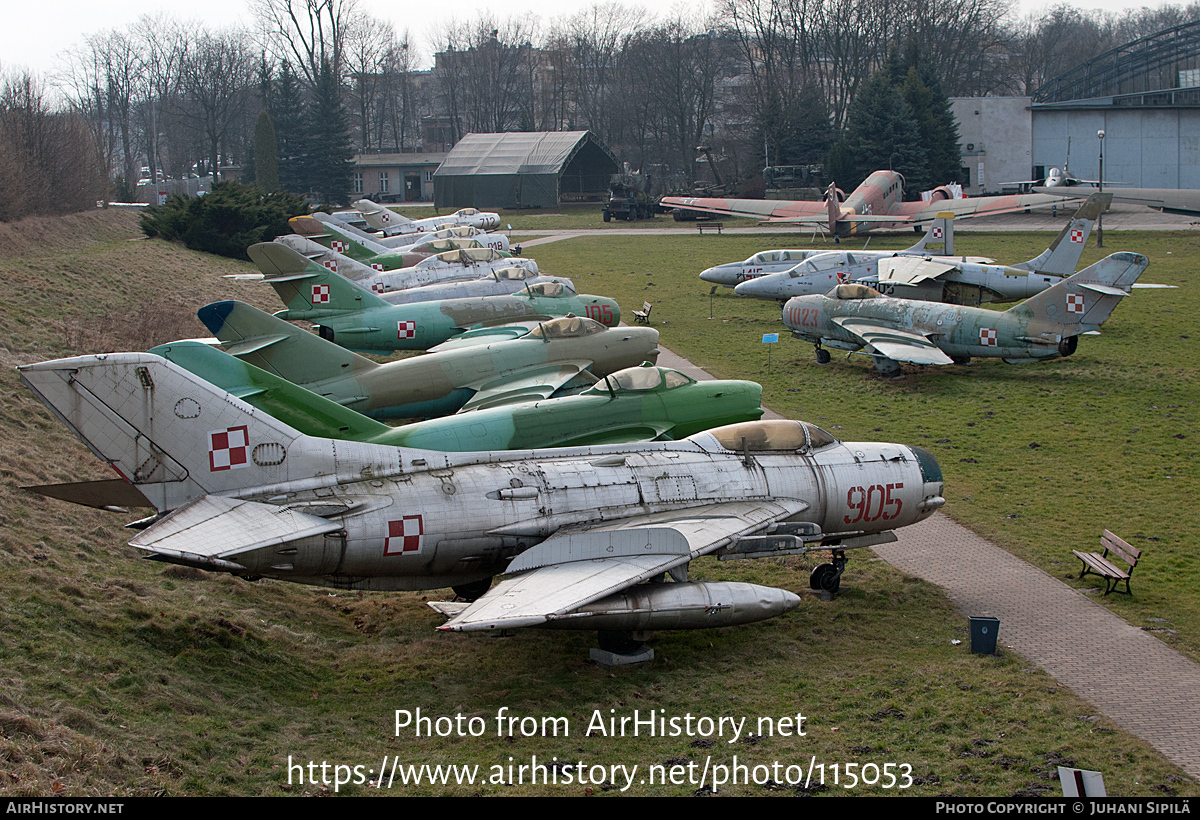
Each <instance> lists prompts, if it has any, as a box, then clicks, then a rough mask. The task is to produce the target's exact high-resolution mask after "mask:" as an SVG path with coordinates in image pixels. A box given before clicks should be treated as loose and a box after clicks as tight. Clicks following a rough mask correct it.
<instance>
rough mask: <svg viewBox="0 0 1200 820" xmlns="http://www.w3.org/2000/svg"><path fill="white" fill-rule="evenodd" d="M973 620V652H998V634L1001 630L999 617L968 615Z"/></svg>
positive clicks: (989, 653)
mask: <svg viewBox="0 0 1200 820" xmlns="http://www.w3.org/2000/svg"><path fill="white" fill-rule="evenodd" d="M968 620H969V621H970V622H971V652H973V653H974V654H976V655H995V654H996V635H997V634H998V633H999V632H1000V619H999V618H979V617H976V616H974V615H971V616H969V617H968Z"/></svg>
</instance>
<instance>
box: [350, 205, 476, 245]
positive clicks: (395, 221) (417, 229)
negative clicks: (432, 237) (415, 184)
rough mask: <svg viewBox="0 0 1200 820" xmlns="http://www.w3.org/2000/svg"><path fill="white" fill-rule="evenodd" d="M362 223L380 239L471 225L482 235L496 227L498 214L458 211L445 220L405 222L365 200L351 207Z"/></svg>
mask: <svg viewBox="0 0 1200 820" xmlns="http://www.w3.org/2000/svg"><path fill="white" fill-rule="evenodd" d="M354 207H355V208H358V211H359V213H361V214H362V217H363V219H365V220H366V221H367V224H368V225H370V226H371V227H372V228H374V229H375V230H377V231H380V232H382V233H383V234H384V236H396V235H397V234H411V233H425V232H427V231H436V230H438V229H440V228H446V227H452V226H454V225H471V226H472V227H475V228H479V229H481V230H485V231H492V230H495V229H496V228H499V227H500V214H497V213H493V212H492V211H481V210H479V209H478V208H459V209H458V210H457V211H455V212H454V213H452V214H446V215H445V216H431V217H427V218H426V219H409V218H408V217H406V216H401V215H400V214H398V213H396V212H395V211H393V210H391V209H390V208H385V207H383V206H382V205H376V204H375V203H374V202H372V201H371V200H369V199H360V200H358V201H357V202H355V203H354Z"/></svg>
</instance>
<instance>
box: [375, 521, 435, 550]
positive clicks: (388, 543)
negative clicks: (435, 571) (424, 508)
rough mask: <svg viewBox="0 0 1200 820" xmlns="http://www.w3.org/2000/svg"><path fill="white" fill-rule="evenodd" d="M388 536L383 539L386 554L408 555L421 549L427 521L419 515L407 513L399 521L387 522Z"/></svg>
mask: <svg viewBox="0 0 1200 820" xmlns="http://www.w3.org/2000/svg"><path fill="white" fill-rule="evenodd" d="M387 528H388V532H387V538H385V539H384V541H383V554H384V555H408V554H411V553H417V552H420V551H421V547H422V546H423V545H424V541H425V522H424V521H423V520H422V518H421V516H419V515H406V516H404V517H403V518H401V519H400V520H399V521H389V522H387Z"/></svg>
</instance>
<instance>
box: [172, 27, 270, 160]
mask: <svg viewBox="0 0 1200 820" xmlns="http://www.w3.org/2000/svg"><path fill="white" fill-rule="evenodd" d="M182 68H183V73H182V88H183V90H184V94H185V100H184V103H185V106H186V109H187V111H188V112H189V120H190V122H191V124H192V129H193V131H194V132H195V133H196V134H197V136H198V137H200V138H201V140H202V142H203V144H204V146H205V149H206V153H207V159H208V165H209V168H210V169H211V171H212V173H213V174H214V175H215V174H216V173H217V170H218V169H219V168H220V159H221V156H222V151H221V149H222V148H224V149H225V154H226V155H228V154H229V153H230V149H231V143H233V142H235V141H236V140H237V138H238V137H241V138H242V139H243V141H244V138H245V136H246V135H245V134H244V133H243V134H238V133H237V131H236V130H235V129H237V128H239V127H241V129H242V130H243V131H245V130H246V129H245V125H246V123H245V121H244V120H245V112H246V102H247V100H248V99H249V97H250V94H251V86H252V82H253V79H254V56H253V55H252V54H251V53H250V51H249V49H248V47H247V41H246V36H245V34H244V33H243V32H241V31H238V30H228V31H225V32H221V33H218V34H211V33H208V32H205V33H202V34H201V35H200V36H199V37H196V38H194V39H193V41H192V42H191V43H190V44H189V45H188V47H187V49H186V51H185V53H184V56H183V61H182ZM214 178H215V177H214Z"/></svg>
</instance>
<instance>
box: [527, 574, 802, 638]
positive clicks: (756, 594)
mask: <svg viewBox="0 0 1200 820" xmlns="http://www.w3.org/2000/svg"><path fill="white" fill-rule="evenodd" d="M799 605H800V597H799V596H798V595H796V594H795V593H792V592H788V591H787V590H786V589H777V588H775V587H765V586H759V585H758V584H745V583H734V582H697V583H682V584H680V583H673V584H672V583H669V584H638V585H637V586H635V587H630V588H629V589H626V590H625V591H624V592H618V593H616V594H615V595H610V596H608V597H607V598H601V599H600V600H599V601H596V602H594V603H591V604H588V605H587V606H583V607H580V608H579V609H577V610H575V611H574V612H572V613H571V614H570V615H569V616H568V617H565V618H558V619H554V620H551V621H548V622H547V623H545V624H544V625H543V626H545V627H547V628H550V629H588V630H590V629H603V630H616V631H623V632H624V631H630V632H636V631H641V630H660V629H708V628H711V627H718V626H735V625H738V624H750V623H754V622H755V621H765V620H766V619H767V618H774V617H775V616H776V615H782V614H783V613H785V612H788V611H790V610H792V609H795V608H796V607H798V606H799Z"/></svg>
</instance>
